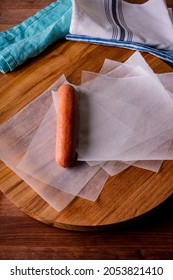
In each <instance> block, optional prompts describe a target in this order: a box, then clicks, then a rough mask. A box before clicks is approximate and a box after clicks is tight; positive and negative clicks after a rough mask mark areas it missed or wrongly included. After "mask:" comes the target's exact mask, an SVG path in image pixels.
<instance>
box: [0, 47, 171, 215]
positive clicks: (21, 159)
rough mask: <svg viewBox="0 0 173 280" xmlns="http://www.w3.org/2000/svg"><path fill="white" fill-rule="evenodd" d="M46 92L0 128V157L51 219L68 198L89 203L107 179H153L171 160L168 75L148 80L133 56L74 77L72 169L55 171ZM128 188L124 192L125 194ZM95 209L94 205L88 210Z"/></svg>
mask: <svg viewBox="0 0 173 280" xmlns="http://www.w3.org/2000/svg"><path fill="white" fill-rule="evenodd" d="M64 83H68V82H67V80H66V78H65V77H64V76H61V77H60V78H59V79H58V80H57V81H56V82H55V83H54V84H53V85H52V86H51V87H50V88H49V89H48V90H46V91H45V92H44V93H43V94H41V95H40V96H39V97H38V98H36V99H35V100H34V101H33V102H31V103H30V104H29V105H28V106H26V107H25V108H24V109H23V110H21V111H20V112H19V113H17V114H16V115H15V116H14V117H13V118H12V119H10V120H9V121H8V122H7V123H5V124H3V125H2V126H1V128H0V133H1V138H0V157H1V159H2V160H3V161H4V162H5V164H6V165H7V166H9V167H10V168H11V169H12V170H13V171H14V172H15V173H16V174H17V175H18V176H20V177H21V178H22V179H23V180H24V181H25V182H26V183H27V184H28V185H29V186H30V187H32V188H33V189H34V190H35V191H36V192H37V193H38V194H39V195H40V196H41V197H42V198H43V199H44V200H46V201H47V202H48V203H49V204H50V205H51V206H52V207H54V208H55V209H56V210H57V211H61V210H63V209H64V208H65V207H66V206H67V205H68V204H69V203H70V202H71V201H72V200H73V199H74V198H75V197H76V196H78V197H82V198H85V199H88V200H91V201H93V202H94V201H96V200H97V198H98V196H99V194H100V192H101V190H102V188H103V187H104V185H105V182H106V180H107V179H108V177H109V176H113V175H117V174H118V173H119V172H122V171H123V170H125V169H126V168H128V167H129V166H131V165H133V166H135V167H139V168H144V169H148V170H151V171H153V172H158V171H159V170H160V168H161V165H162V162H163V160H172V159H173V73H165V74H157V75H156V74H155V73H154V72H153V71H152V69H151V68H150V67H149V66H148V64H147V63H146V62H145V60H144V59H143V57H142V56H141V55H140V53H139V52H135V53H134V54H133V55H132V56H131V57H130V58H129V59H128V60H127V61H126V62H125V63H119V62H116V61H112V60H108V59H106V60H105V61H104V64H103V66H102V68H101V70H100V73H92V72H86V71H83V72H82V77H81V85H80V86H75V85H73V86H74V87H75V88H76V91H77V93H78V99H79V112H78V116H79V118H78V121H79V123H78V146H77V153H78V162H77V164H76V165H75V166H73V167H70V168H61V167H58V166H57V165H56V163H55V139H56V104H57V102H58V100H57V94H56V93H55V92H56V91H57V90H58V88H59V87H60V86H61V85H62V84H64ZM129 188H130V186H129ZM95 203H96V202H95Z"/></svg>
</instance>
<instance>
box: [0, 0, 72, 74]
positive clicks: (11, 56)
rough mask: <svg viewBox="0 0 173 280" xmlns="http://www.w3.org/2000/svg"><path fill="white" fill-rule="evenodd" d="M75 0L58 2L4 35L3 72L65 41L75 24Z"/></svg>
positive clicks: (0, 46)
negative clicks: (72, 24) (73, 8)
mask: <svg viewBox="0 0 173 280" xmlns="http://www.w3.org/2000/svg"><path fill="white" fill-rule="evenodd" d="M71 6H72V4H71V0H58V1H56V2H53V3H52V4H50V5H49V6H47V7H46V8H44V9H42V10H41V11H39V12H37V13H36V14H35V15H34V16H32V17H29V18H28V19H26V20H25V21H23V22H22V23H21V24H19V25H17V26H15V27H13V28H11V29H9V30H6V31H4V32H1V33H0V71H1V72H2V73H7V72H9V71H12V70H14V69H15V68H16V67H17V66H19V65H21V64H23V63H24V62H25V61H26V60H27V59H29V58H31V57H34V56H36V55H38V54H40V53H41V52H42V51H43V50H45V49H46V48H47V47H48V46H50V45H51V44H53V43H55V42H56V41H58V40H62V39H63V38H65V36H66V34H67V33H68V32H69V28H70V22H71V13H72V11H71Z"/></svg>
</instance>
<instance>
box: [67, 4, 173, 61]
mask: <svg viewBox="0 0 173 280" xmlns="http://www.w3.org/2000/svg"><path fill="white" fill-rule="evenodd" d="M88 27H89V28H88ZM66 38H67V39H68V40H73V41H82V42H87V43H94V44H101V45H107V46H117V47H122V48H128V49H133V50H139V51H143V52H149V53H151V54H152V55H155V56H157V57H159V58H161V59H163V60H165V61H166V62H168V63H172V64H173V22H172V10H171V9H170V8H169V9H168V8H167V6H166V1H165V0H160V1H158V0H149V1H147V2H146V3H144V4H130V3H127V2H126V1H123V0H94V1H93V0H88V1H85V0H74V1H73V2H72V20H71V25H70V31H69V34H67V36H66Z"/></svg>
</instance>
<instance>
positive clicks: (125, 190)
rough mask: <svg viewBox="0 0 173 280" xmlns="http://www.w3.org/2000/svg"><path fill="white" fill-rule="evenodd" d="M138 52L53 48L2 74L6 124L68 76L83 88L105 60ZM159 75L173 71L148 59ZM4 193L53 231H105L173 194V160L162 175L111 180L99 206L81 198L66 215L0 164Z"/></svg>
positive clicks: (139, 173) (134, 172)
mask: <svg viewBox="0 0 173 280" xmlns="http://www.w3.org/2000/svg"><path fill="white" fill-rule="evenodd" d="M132 53H133V51H129V50H125V49H120V48H112V47H104V46H96V45H88V44H83V43H72V42H65V43H63V44H56V45H54V46H52V47H51V48H49V50H47V51H46V52H44V53H43V54H42V55H40V56H39V57H37V58H35V59H33V60H30V61H29V62H27V63H25V64H24V65H22V66H21V67H19V68H18V69H17V70H15V71H14V72H12V73H9V74H7V75H0V83H1V85H2V86H1V89H0V91H1V92H0V103H1V107H2V110H1V111H2V118H1V122H5V121H7V120H8V119H10V118H11V117H12V116H13V115H14V114H15V113H17V112H18V111H19V110H20V109H21V108H22V107H24V106H25V105H26V104H28V103H29V102H31V101H32V100H33V99H34V98H35V97H36V96H38V95H39V94H41V93H42V92H43V91H44V90H45V89H46V88H48V87H49V86H50V85H51V84H52V83H53V82H54V81H55V80H56V79H57V78H58V77H59V76H60V75H61V74H62V73H64V74H65V76H66V77H67V79H68V80H69V82H72V83H74V84H75V83H76V84H79V83H80V74H81V71H82V70H88V71H95V72H98V71H99V69H100V68H101V66H102V64H103V61H104V59H105V58H109V59H114V60H117V61H120V62H124V61H125V60H126V59H127V58H128V57H130V55H131V54H132ZM142 55H143V56H144V58H145V59H146V61H147V62H148V63H149V65H150V66H151V67H152V68H153V70H154V71H155V72H156V73H162V72H172V71H173V69H172V68H171V67H169V66H168V65H167V64H165V63H164V62H162V61H160V60H159V59H157V58H156V57H153V56H151V55H149V54H142ZM0 167H1V175H0V180H1V184H0V189H1V191H2V192H3V193H4V194H5V195H6V196H7V197H8V198H9V199H10V200H11V201H12V202H13V203H14V204H15V205H16V206H17V207H18V208H20V209H21V210H22V211H23V212H24V213H26V214H28V215H29V216H31V217H33V218H35V219H37V220H39V221H41V222H43V223H46V224H49V225H52V226H55V227H59V228H64V229H69V230H81V231H84V230H99V229H109V228H110V227H114V226H118V225H121V224H123V223H124V222H129V221H130V220H131V219H134V218H137V217H140V216H141V215H143V214H145V213H147V212H148V211H150V210H152V209H153V208H155V207H156V206H158V205H159V204H161V203H162V202H163V201H164V200H166V199H167V198H168V197H169V196H170V195H171V194H172V193H173V161H164V163H163V165H162V168H161V170H160V171H159V173H154V172H151V171H147V170H143V169H140V168H136V167H129V168H128V169H127V170H125V171H123V172H122V173H120V174H119V175H116V176H113V177H109V179H108V180H107V182H106V184H105V186H104V188H103V191H102V192H101V194H100V196H99V198H98V199H97V201H96V202H90V201H87V200H84V199H81V198H78V197H76V198H75V199H74V200H73V201H72V202H71V203H70V204H69V205H68V206H67V207H66V208H65V209H64V210H63V211H62V212H60V213H59V212H57V211H56V210H54V209H53V208H52V207H51V206H50V205H48V204H47V203H46V202H45V201H44V200H43V199H42V198H41V197H40V196H39V195H37V193H35V192H34V191H33V190H32V188H31V187H30V186H28V185H27V184H26V183H25V182H23V181H22V180H21V179H20V178H19V177H18V176H17V175H16V174H14V173H13V172H12V171H11V170H10V169H9V168H8V167H6V166H5V164H4V163H3V162H1V163H0Z"/></svg>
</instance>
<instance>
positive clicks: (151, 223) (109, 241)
mask: <svg viewBox="0 0 173 280" xmlns="http://www.w3.org/2000/svg"><path fill="white" fill-rule="evenodd" d="M51 2H52V1H51V0H43V1H29V0H24V1H16V0H15V1H14V0H4V1H1V3H0V31H3V30H5V29H9V28H11V27H12V26H14V25H16V24H18V23H20V22H21V21H23V20H24V19H26V18H27V17H29V16H31V15H33V14H34V13H36V12H37V11H38V10H39V9H42V8H43V7H45V6H46V5H49V4H50V3H51ZM129 2H132V1H130V0H129ZM137 2H144V1H142V0H141V1H137ZM167 2H168V5H169V7H172V8H173V2H172V0H168V1H167ZM58 44H59V43H57V44H54V45H53V46H51V47H49V48H48V49H47V50H46V51H45V52H44V53H43V54H41V55H40V56H39V57H37V58H35V59H32V60H30V61H29V62H26V63H25V64H24V65H22V66H20V67H19V68H18V69H17V70H15V71H14V72H12V73H10V74H7V76H6V78H5V79H4V80H3V78H2V77H3V74H0V75H1V76H0V77H1V80H2V81H5V80H6V81H7V82H8V79H9V81H10V80H12V79H13V78H16V79H17V78H18V77H20V75H21V76H22V75H24V73H25V71H26V73H28V71H32V69H33V68H32V67H36V66H35V65H36V63H37V64H38V65H42V61H43V62H45V61H47V57H49V58H51V54H52V53H53V52H54V51H55V50H56V48H57V45H58ZM58 46H59V45H58ZM100 50H101V51H102V57H101V58H100V61H99V63H101V59H102V58H103V57H104V56H105V54H106V53H107V54H108V56H109V58H112V57H116V56H117V57H118V55H119V54H121V55H122V56H124V59H125V58H126V51H125V50H117V51H116V52H115V54H114V55H113V54H112V50H110V48H109V50H107V49H106V47H101V48H100ZM64 51H65V52H66V51H67V50H66V49H64ZM145 57H146V58H147V57H148V56H147V55H146V56H145ZM73 63H74V64H75V63H76V69H75V70H76V72H75V71H74V73H73V71H72V72H71V73H70V72H68V70H66V74H67V76H68V75H69V77H70V79H71V80H72V81H73V82H75V81H76V82H77V81H78V80H79V73H80V72H81V69H82V65H78V64H77V62H75V61H73ZM152 65H153V64H152ZM77 66H79V69H77ZM85 66H87V67H88V69H90V65H89V64H87V63H86V65H85ZM98 67H99V65H98ZM98 67H96V68H95V69H94V70H95V71H97V70H98V69H99V68H98ZM165 67H166V66H165ZM156 68H157V65H156ZM29 69H31V70H29ZM165 69H166V68H165ZM62 70H63V69H62ZM162 71H164V69H162ZM44 74H45V73H44V72H43V75H44ZM45 75H46V74H45ZM54 78H55V77H54V75H53V73H52V75H50V79H49V81H47V84H46V85H43V84H42V83H41V82H40V87H39V90H40V92H38V94H40V93H41V91H43V90H44V89H45V88H46V87H47V86H48V85H49V84H51V83H52V82H53V80H54ZM38 79H39V81H40V80H41V77H40V76H39V75H38ZM33 97H34V96H32V94H31V97H30V96H28V100H23V99H22V96H20V97H19V102H18V104H16V107H11V102H10V101H9V102H7V104H6V109H2V112H3V114H2V120H1V121H2V122H3V121H5V120H7V119H8V118H10V117H11V116H12V115H14V114H15V113H16V112H17V111H19V110H20V109H21V108H22V107H23V106H25V105H26V104H27V103H28V102H30V101H31V100H32V99H33ZM35 97H36V96H35ZM29 98H31V99H30V100H29ZM9 110H11V111H10V112H9ZM1 166H2V176H1V183H2V182H4V179H5V174H6V175H7V176H8V182H9V180H11V185H13V181H15V180H17V179H16V177H17V176H16V175H15V174H14V173H12V172H11V171H10V170H9V171H8V172H6V173H3V170H4V165H3V164H1ZM7 173H8V174H7ZM172 213H173V197H172V196H170V197H169V198H168V199H167V200H166V201H164V202H163V203H162V204H160V205H159V206H158V207H156V208H154V209H153V210H152V211H150V212H148V213H147V214H145V215H142V216H141V217H140V218H138V219H134V220H132V221H130V222H129V223H125V224H123V225H122V226H119V227H116V228H114V229H111V230H110V229H109V230H106V231H94V232H92V231H91V232H90V231H89V232H74V231H67V230H63V229H58V228H55V227H52V226H49V225H45V224H43V223H41V222H38V221H36V220H35V219H33V218H31V217H29V216H27V215H26V214H24V213H23V212H22V211H21V210H20V209H18V208H17V207H16V206H14V204H13V203H11V202H10V201H9V200H8V198H7V196H5V195H4V194H3V193H1V192H0V259H159V260H160V259H172V258H173V217H172Z"/></svg>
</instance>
